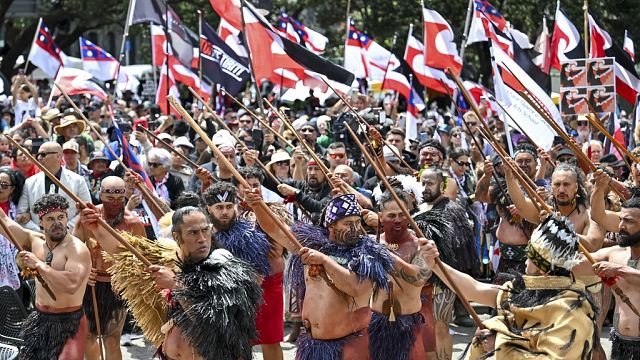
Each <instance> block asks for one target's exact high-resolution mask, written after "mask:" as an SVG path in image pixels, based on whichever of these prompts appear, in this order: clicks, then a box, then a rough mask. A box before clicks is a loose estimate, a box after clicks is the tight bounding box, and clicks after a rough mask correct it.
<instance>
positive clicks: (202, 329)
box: [81, 206, 262, 360]
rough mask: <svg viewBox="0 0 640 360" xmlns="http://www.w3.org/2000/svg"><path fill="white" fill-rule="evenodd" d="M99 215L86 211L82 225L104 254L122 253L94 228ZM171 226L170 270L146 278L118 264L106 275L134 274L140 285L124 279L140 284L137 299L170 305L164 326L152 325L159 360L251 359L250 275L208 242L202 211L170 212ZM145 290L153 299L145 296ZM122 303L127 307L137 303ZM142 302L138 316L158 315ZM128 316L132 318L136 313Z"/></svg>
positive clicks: (253, 287)
mask: <svg viewBox="0 0 640 360" xmlns="http://www.w3.org/2000/svg"><path fill="white" fill-rule="evenodd" d="M100 216H101V215H100V213H99V212H97V211H96V210H95V209H91V208H85V209H83V210H82V212H81V217H82V220H81V221H82V222H83V224H84V226H85V228H86V229H87V230H88V231H91V232H92V233H93V235H94V237H95V238H96V239H97V240H98V242H99V243H100V245H101V246H102V247H103V248H104V249H105V251H107V252H109V253H110V254H118V253H121V252H123V253H126V250H124V249H123V248H122V247H121V246H120V243H119V242H118V241H117V240H116V239H115V238H114V236H113V235H111V234H110V233H109V232H108V231H106V230H105V229H104V227H101V226H98V223H97V219H98V218H99V217H100ZM171 221H172V233H171V234H172V237H173V239H175V242H176V243H177V248H176V249H169V251H168V252H169V253H170V254H171V256H172V257H173V261H172V262H174V263H175V264H176V266H175V267H173V268H172V267H170V266H161V265H151V266H149V267H147V268H146V272H147V273H148V274H150V279H149V278H148V277H146V276H148V275H146V276H145V275H143V274H137V273H136V272H135V271H134V270H132V269H131V268H130V267H126V268H123V267H117V261H116V264H115V265H114V266H113V267H112V268H111V269H110V271H113V269H114V268H116V269H120V271H122V272H126V273H127V274H114V275H113V276H116V275H118V276H122V275H124V276H129V277H130V278H131V275H129V274H131V273H134V274H135V275H134V276H138V277H141V278H142V280H141V279H129V281H130V282H133V281H135V282H137V283H140V284H141V287H140V288H139V289H133V291H134V292H136V294H135V296H137V297H147V296H157V291H159V290H160V291H162V290H163V291H162V294H163V295H164V296H165V298H166V300H167V301H168V304H169V311H168V314H166V315H168V317H169V319H168V320H169V321H168V322H166V323H165V324H164V325H162V324H155V325H156V326H157V327H158V328H160V326H161V329H157V330H158V333H159V331H162V334H161V338H160V343H162V346H161V348H160V351H159V354H160V357H161V358H162V359H175V360H181V359H185V360H186V359H189V360H208V359H233V360H236V359H241V360H250V359H251V340H252V339H253V338H255V337H256V331H255V327H254V321H255V316H256V311H257V308H258V305H259V304H260V301H261V298H262V296H261V291H260V286H259V285H258V283H257V277H256V274H255V272H254V271H253V270H252V269H251V268H250V267H249V265H248V264H246V263H245V262H244V261H241V260H239V259H237V258H235V257H234V256H233V255H231V253H229V251H227V250H224V249H220V248H216V246H215V244H213V243H212V237H211V223H210V222H209V219H208V217H207V215H206V214H205V213H204V211H203V210H202V209H200V208H197V207H193V206H186V207H182V208H180V209H178V210H176V211H175V212H174V213H173V215H172V217H171ZM127 240H128V241H129V242H130V243H131V244H134V246H136V247H139V248H141V249H144V248H146V249H147V251H148V250H149V249H150V248H151V246H150V244H148V243H147V244H145V243H146V239H144V238H139V237H133V236H130V237H129V239H127ZM168 245H169V244H165V245H164V246H168ZM172 250H173V251H172ZM164 251H167V249H165V250H164ZM125 255H127V256H125V257H130V254H125ZM151 255H152V254H149V256H151ZM154 256H156V257H157V254H156V255H154ZM119 258H121V257H116V259H119ZM149 281H153V282H155V287H153V286H151V287H149V286H148V285H147V284H145V283H146V282H149ZM148 288H151V289H153V290H152V291H153V292H155V294H147V293H144V289H148ZM127 301H128V303H129V306H132V303H134V302H135V301H136V300H135V299H127ZM147 301H150V300H149V299H145V300H144V301H143V302H142V304H143V306H144V307H145V309H142V310H143V314H144V313H148V312H154V311H157V310H156V309H154V308H152V307H151V306H149V305H148V304H149V303H148V302H147ZM133 313H134V316H135V314H136V311H133ZM138 314H139V315H140V312H138ZM137 320H138V321H139V322H140V321H141V320H140V319H138V318H137ZM165 321H166V319H165ZM145 335H147V334H145Z"/></svg>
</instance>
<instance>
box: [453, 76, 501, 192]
mask: <svg viewBox="0 0 640 360" xmlns="http://www.w3.org/2000/svg"><path fill="white" fill-rule="evenodd" d="M440 83H442V87H443V88H444V89H449V87H448V86H447V84H445V82H444V80H442V79H440ZM447 91H448V90H447ZM448 92H449V91H448ZM448 95H449V98H450V99H451V102H452V104H453V105H454V106H455V107H456V109H457V110H458V113H462V112H461V111H460V108H458V106H457V104H456V102H455V100H454V99H453V94H452V93H451V92H449V93H448ZM461 118H462V123H463V124H464V126H465V128H466V129H467V131H468V132H469V134H473V132H472V131H471V126H469V124H467V121H466V120H465V119H464V116H461ZM471 139H472V140H473V142H474V143H475V144H476V148H477V149H478V152H479V153H480V156H481V157H482V160H483V161H486V160H487V156H486V155H485V154H484V152H483V151H482V146H481V145H480V142H479V141H478V139H476V137H475V136H473V135H471ZM491 177H493V180H495V182H496V185H497V186H498V189H499V190H500V194H501V195H502V196H503V197H504V198H505V199H508V201H509V202H513V201H511V197H510V196H509V193H508V192H507V190H506V189H505V188H504V186H502V185H503V184H502V182H500V179H499V178H498V174H496V172H495V171H494V172H492V173H491Z"/></svg>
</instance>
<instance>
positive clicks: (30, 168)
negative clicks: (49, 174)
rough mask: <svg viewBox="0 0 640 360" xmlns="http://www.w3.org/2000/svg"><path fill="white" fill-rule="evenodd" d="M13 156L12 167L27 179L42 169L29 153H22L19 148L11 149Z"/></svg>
mask: <svg viewBox="0 0 640 360" xmlns="http://www.w3.org/2000/svg"><path fill="white" fill-rule="evenodd" d="M11 157H12V158H13V163H12V164H11V168H13V169H14V170H17V171H18V172H19V173H20V174H21V175H22V177H24V178H25V179H28V178H29V177H31V176H33V175H35V174H37V173H39V172H40V169H39V168H38V167H37V166H36V165H35V164H34V163H33V162H32V161H31V160H30V159H29V158H28V157H27V155H25V154H23V153H21V152H20V151H18V149H13V150H12V151H11Z"/></svg>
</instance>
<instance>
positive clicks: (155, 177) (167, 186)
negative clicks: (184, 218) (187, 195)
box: [147, 148, 185, 210]
mask: <svg viewBox="0 0 640 360" xmlns="http://www.w3.org/2000/svg"><path fill="white" fill-rule="evenodd" d="M147 166H148V167H149V169H148V171H149V174H150V175H151V183H152V184H153V186H154V188H155V190H156V193H157V194H158V196H159V197H160V198H161V199H162V200H164V201H165V202H166V203H167V204H169V205H170V206H171V208H172V209H173V207H174V203H173V200H174V199H177V198H178V195H180V194H181V193H182V192H183V191H184V190H185V187H184V183H183V182H182V179H180V178H179V177H178V176H175V175H173V174H171V173H169V169H170V168H171V154H170V153H169V151H167V150H165V149H159V148H153V149H151V150H149V152H148V153H147ZM174 210H175V209H174Z"/></svg>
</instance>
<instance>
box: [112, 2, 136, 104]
mask: <svg viewBox="0 0 640 360" xmlns="http://www.w3.org/2000/svg"><path fill="white" fill-rule="evenodd" d="M135 3H136V0H131V1H129V8H128V9H127V18H126V19H125V22H124V31H123V32H122V42H121V43H120V53H119V54H118V63H119V64H120V63H122V58H123V57H124V48H125V42H126V41H127V38H128V37H129V24H131V16H133V8H134V7H135ZM120 68H121V66H118V70H117V71H116V78H115V80H114V83H113V97H115V96H116V92H117V91H118V79H119V78H120Z"/></svg>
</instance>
